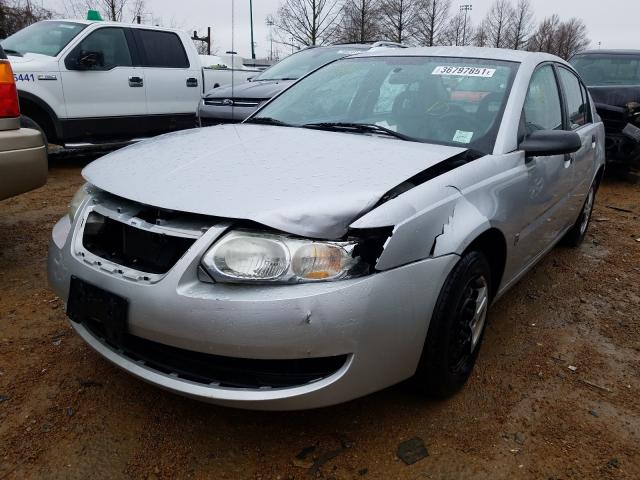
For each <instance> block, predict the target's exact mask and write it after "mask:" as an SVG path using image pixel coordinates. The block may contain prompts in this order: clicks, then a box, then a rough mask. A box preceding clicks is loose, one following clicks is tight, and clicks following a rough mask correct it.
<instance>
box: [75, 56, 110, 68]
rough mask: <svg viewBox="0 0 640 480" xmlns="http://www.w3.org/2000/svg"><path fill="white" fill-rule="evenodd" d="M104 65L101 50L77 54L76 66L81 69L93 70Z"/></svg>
mask: <svg viewBox="0 0 640 480" xmlns="http://www.w3.org/2000/svg"><path fill="white" fill-rule="evenodd" d="M103 65H104V54H103V53H102V52H80V55H78V66H79V67H80V68H81V69H82V70H93V69H94V68H96V67H101V66H103Z"/></svg>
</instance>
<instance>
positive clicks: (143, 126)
mask: <svg viewBox="0 0 640 480" xmlns="http://www.w3.org/2000/svg"><path fill="white" fill-rule="evenodd" d="M0 44H1V45H2V47H3V48H4V50H5V52H6V54H7V56H8V58H9V61H10V63H11V66H12V67H13V72H14V75H15V79H16V84H17V88H18V96H19V98H20V108H21V111H22V114H23V125H24V126H27V127H32V128H39V129H40V130H41V131H42V132H43V133H44V134H45V136H46V139H47V141H48V142H50V143H56V144H59V145H64V146H67V147H78V146H81V145H82V146H84V145H92V144H103V143H114V142H125V141H130V140H134V139H138V138H145V137H150V136H153V135H157V134H160V133H165V132H170V131H174V130H180V129H183V128H191V127H194V126H195V125H196V110H197V106H198V102H199V101H200V98H201V96H202V94H203V92H206V91H208V90H210V89H211V88H213V87H214V86H216V84H218V85H223V84H224V83H230V82H231V77H232V76H233V78H234V81H236V82H240V81H244V80H246V78H247V77H249V76H251V75H255V73H253V72H255V71H253V70H243V69H240V70H241V71H238V70H237V69H235V68H233V66H232V68H230V69H229V70H228V71H224V69H222V70H221V69H211V68H206V69H203V68H202V65H201V61H200V57H199V56H198V53H197V51H196V48H195V46H194V45H193V42H192V41H191V39H190V38H189V36H188V34H187V33H185V32H182V31H180V30H175V29H169V28H160V27H152V26H147V25H137V24H132V25H129V24H122V23H113V22H103V21H85V20H47V21H43V22H38V23H35V24H33V25H31V26H29V27H27V28H25V29H23V30H20V31H19V32H17V33H15V34H13V35H12V36H10V37H8V38H7V39H5V40H3V41H2V42H0ZM225 80H227V82H225Z"/></svg>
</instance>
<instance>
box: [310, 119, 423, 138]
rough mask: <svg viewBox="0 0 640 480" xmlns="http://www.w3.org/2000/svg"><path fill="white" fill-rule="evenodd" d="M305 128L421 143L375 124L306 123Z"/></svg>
mask: <svg viewBox="0 0 640 480" xmlns="http://www.w3.org/2000/svg"><path fill="white" fill-rule="evenodd" d="M302 127H303V128H315V129H318V130H345V131H352V132H358V133H379V134H382V135H389V136H390V137H395V138H399V139H400V140H406V141H408V142H421V141H422V140H419V139H417V138H413V137H410V136H408V135H404V134H402V133H398V132H396V131H394V130H391V129H390V128H386V127H383V126H381V125H377V124H375V123H351V122H318V123H305V124H304V125H302Z"/></svg>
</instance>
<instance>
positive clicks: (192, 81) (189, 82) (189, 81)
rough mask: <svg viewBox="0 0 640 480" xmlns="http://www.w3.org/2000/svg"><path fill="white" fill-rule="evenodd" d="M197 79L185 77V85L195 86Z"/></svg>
mask: <svg viewBox="0 0 640 480" xmlns="http://www.w3.org/2000/svg"><path fill="white" fill-rule="evenodd" d="M197 86H198V79H197V78H194V77H190V78H187V87H197Z"/></svg>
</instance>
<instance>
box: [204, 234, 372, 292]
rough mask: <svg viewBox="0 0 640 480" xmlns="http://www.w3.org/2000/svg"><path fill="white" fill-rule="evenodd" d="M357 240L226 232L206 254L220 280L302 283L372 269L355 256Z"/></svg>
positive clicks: (207, 263) (208, 264)
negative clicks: (335, 240)
mask: <svg viewBox="0 0 640 480" xmlns="http://www.w3.org/2000/svg"><path fill="white" fill-rule="evenodd" d="M356 246H357V242H355V241H346V242H325V241H317V240H306V239H300V238H295V237H291V236H288V235H284V234H282V235H278V234H271V233H258V232H245V231H235V232H231V233H228V234H226V235H225V236H224V237H222V238H221V239H220V240H219V241H218V242H216V243H215V244H214V245H213V247H211V248H210V249H209V251H207V253H205V255H204V257H202V264H203V266H204V267H205V268H206V269H207V271H208V272H209V273H210V274H211V276H212V277H213V278H214V279H215V280H217V281H220V282H253V283H273V282H277V283H302V282H318V281H334V280H342V279H345V278H352V277H354V276H358V275H362V274H363V273H367V272H368V266H367V265H366V263H365V262H363V261H362V260H361V259H360V258H358V257H354V249H355V247H356Z"/></svg>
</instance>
